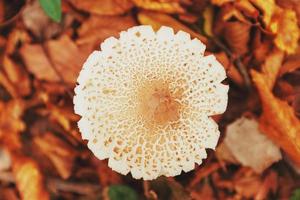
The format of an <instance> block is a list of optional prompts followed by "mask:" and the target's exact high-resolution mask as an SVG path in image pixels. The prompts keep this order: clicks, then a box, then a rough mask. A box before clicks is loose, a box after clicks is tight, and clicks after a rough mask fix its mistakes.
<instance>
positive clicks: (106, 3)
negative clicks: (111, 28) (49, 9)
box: [69, 0, 133, 15]
mask: <svg viewBox="0 0 300 200" xmlns="http://www.w3.org/2000/svg"><path fill="white" fill-rule="evenodd" d="M69 1H70V2H71V3H72V5H73V6H75V7H76V8H77V9H79V10H83V11H86V12H89V13H93V14H98V15H119V14H123V13H125V12H127V11H129V10H130V9H131V8H132V7H133V4H132V2H131V0H85V1H81V0H69Z"/></svg>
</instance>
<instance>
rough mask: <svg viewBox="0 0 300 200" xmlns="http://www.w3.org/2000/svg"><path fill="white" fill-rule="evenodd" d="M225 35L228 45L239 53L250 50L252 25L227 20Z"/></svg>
mask: <svg viewBox="0 0 300 200" xmlns="http://www.w3.org/2000/svg"><path fill="white" fill-rule="evenodd" d="M225 23H226V25H225V29H224V37H225V40H226V41H227V44H228V46H229V47H230V49H231V50H232V52H234V53H235V54H237V55H243V54H245V53H247V52H248V42H249V39H250V35H249V31H250V28H251V26H250V25H249V24H245V23H242V22H225Z"/></svg>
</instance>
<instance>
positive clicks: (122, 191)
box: [108, 185, 138, 200]
mask: <svg viewBox="0 0 300 200" xmlns="http://www.w3.org/2000/svg"><path fill="white" fill-rule="evenodd" d="M108 196H109V198H110V200H137V199H138V196H137V194H136V192H135V191H134V190H133V189H131V188H130V187H128V186H125V185H112V186H110V187H109V188H108Z"/></svg>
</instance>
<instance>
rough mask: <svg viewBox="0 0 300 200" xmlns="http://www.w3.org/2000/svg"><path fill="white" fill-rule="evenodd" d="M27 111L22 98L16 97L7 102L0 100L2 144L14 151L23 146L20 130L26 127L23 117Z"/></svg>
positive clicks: (0, 136)
mask: <svg viewBox="0 0 300 200" xmlns="http://www.w3.org/2000/svg"><path fill="white" fill-rule="evenodd" d="M24 111H25V104H24V102H23V101H22V100H19V99H15V100H12V101H9V102H7V103H3V102H1V101H0V144H1V145H3V147H4V148H5V149H7V150H10V151H13V150H15V149H19V148H21V146H22V143H21V141H20V132H22V131H24V130H25V128H26V125H25V123H24V122H23V121H22V119H21V117H22V115H23V113H24Z"/></svg>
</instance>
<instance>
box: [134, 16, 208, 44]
mask: <svg viewBox="0 0 300 200" xmlns="http://www.w3.org/2000/svg"><path fill="white" fill-rule="evenodd" d="M138 20H139V22H140V23H141V24H143V25H151V26H152V28H153V29H154V30H155V31H157V30H158V29H159V28H160V27H161V26H170V27H172V28H173V29H174V31H175V32H177V31H180V30H182V31H185V32H187V33H189V34H191V36H192V37H193V38H198V39H199V40H201V42H203V43H205V44H207V38H206V37H204V36H202V35H200V34H199V33H197V32H195V31H193V30H192V29H190V28H189V27H187V26H185V25H184V24H182V23H180V22H179V21H177V20H176V19H174V18H173V17H171V16H169V15H167V14H163V13H156V12H150V11H142V12H139V13H138Z"/></svg>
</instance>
